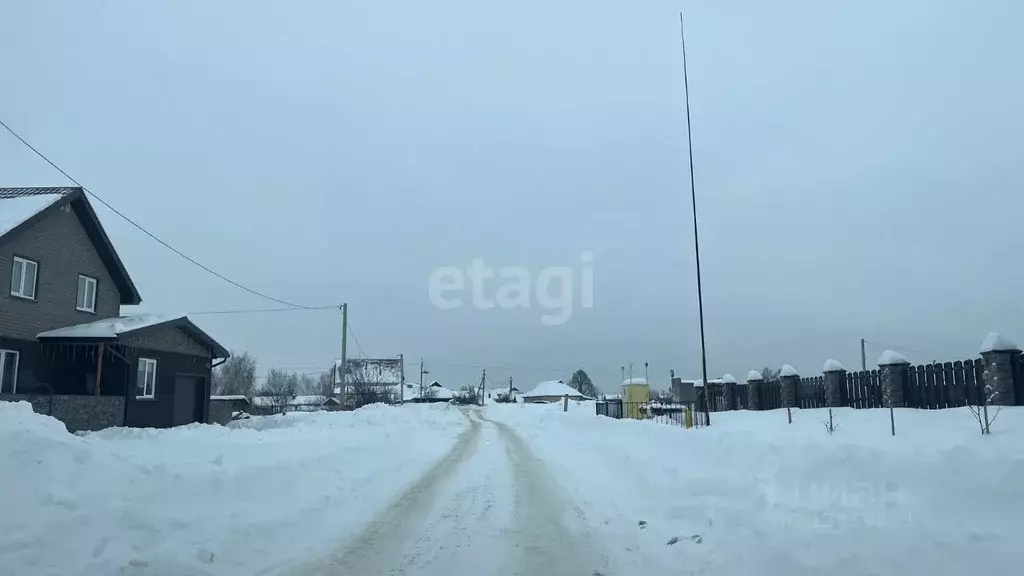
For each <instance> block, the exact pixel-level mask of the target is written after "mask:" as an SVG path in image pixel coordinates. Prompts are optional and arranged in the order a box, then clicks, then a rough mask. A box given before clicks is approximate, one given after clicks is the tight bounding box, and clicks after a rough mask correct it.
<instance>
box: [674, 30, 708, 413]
mask: <svg viewBox="0 0 1024 576" xmlns="http://www.w3.org/2000/svg"><path fill="white" fill-rule="evenodd" d="M679 40H680V41H681V42H682V45H683V94H684V97H685V99H686V144H687V147H688V148H689V152H690V200H691V201H692V203H693V251H694V255H695V258H696V262H697V311H698V313H699V315H700V369H701V375H702V377H703V379H704V382H703V384H704V386H703V391H702V393H703V394H704V419H705V425H710V424H711V410H710V408H709V406H708V404H709V402H708V390H707V388H708V353H707V346H706V344H705V342H704V290H703V287H702V284H701V281H700V239H699V236H698V234H697V191H696V186H695V185H694V179H693V131H692V130H691V128H690V79H689V76H688V74H687V70H686V32H685V27H684V26H683V13H682V12H680V13H679Z"/></svg>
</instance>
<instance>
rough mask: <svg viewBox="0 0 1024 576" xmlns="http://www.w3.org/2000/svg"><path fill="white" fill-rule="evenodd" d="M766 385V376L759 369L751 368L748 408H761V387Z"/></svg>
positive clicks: (748, 378) (748, 383)
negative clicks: (762, 375)
mask: <svg viewBox="0 0 1024 576" xmlns="http://www.w3.org/2000/svg"><path fill="white" fill-rule="evenodd" d="M762 385H764V378H763V377H761V373H760V372H758V371H757V370H751V371H750V373H749V374H747V406H746V408H747V410H760V409H761V387H762Z"/></svg>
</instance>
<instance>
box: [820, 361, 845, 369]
mask: <svg viewBox="0 0 1024 576" xmlns="http://www.w3.org/2000/svg"><path fill="white" fill-rule="evenodd" d="M821 371H822V372H846V368H845V367H844V366H843V365H842V364H840V363H839V360H833V359H831V358H829V359H828V360H825V365H824V366H823V367H822V368H821Z"/></svg>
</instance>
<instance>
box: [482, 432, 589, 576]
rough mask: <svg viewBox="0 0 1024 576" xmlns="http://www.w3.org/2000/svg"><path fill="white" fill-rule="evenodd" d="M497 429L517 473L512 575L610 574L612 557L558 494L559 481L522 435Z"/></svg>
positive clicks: (578, 511)
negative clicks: (610, 557) (609, 558)
mask: <svg viewBox="0 0 1024 576" xmlns="http://www.w3.org/2000/svg"><path fill="white" fill-rule="evenodd" d="M486 422H489V423H491V424H493V425H494V426H496V427H497V429H498V431H499V433H500V435H501V437H502V439H504V441H505V448H506V452H507V454H508V459H509V466H510V467H511V469H512V475H513V480H512V483H513V486H514V488H513V492H514V494H513V498H514V504H513V507H514V508H513V510H514V511H513V528H512V533H511V534H510V542H511V544H512V545H513V546H515V547H516V550H515V552H514V553H515V555H516V556H517V557H518V562H517V564H516V571H515V572H512V573H511V574H509V576H602V575H607V569H608V559H607V556H606V555H605V554H604V553H603V552H602V551H600V550H599V549H598V548H596V547H595V546H594V544H593V542H592V538H591V535H590V530H589V529H588V525H587V519H586V516H585V515H584V514H583V510H581V509H580V508H579V507H578V506H570V505H569V502H568V500H567V499H565V498H564V497H563V496H562V495H561V494H559V488H558V484H557V483H556V482H555V480H554V479H553V478H552V477H551V475H550V474H549V473H548V471H547V470H546V468H545V466H544V462H543V461H542V460H540V459H539V458H537V456H535V455H534V454H533V452H532V451H531V450H530V448H529V447H528V446H527V445H526V443H525V442H523V439H522V438H520V437H519V435H518V434H516V433H515V431H514V430H512V428H510V427H509V426H508V425H506V424H503V423H501V422H495V421H493V420H486Z"/></svg>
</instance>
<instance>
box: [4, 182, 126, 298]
mask: <svg viewBox="0 0 1024 576" xmlns="http://www.w3.org/2000/svg"><path fill="white" fill-rule="evenodd" d="M67 204H70V205H71V207H72V209H74V211H75V215H77V216H78V220H79V222H81V223H82V227H83V228H84V229H85V233H86V235H87V236H88V237H89V239H90V240H91V241H92V243H93V245H94V246H95V247H96V252H97V253H98V254H99V256H100V260H102V261H103V264H104V265H105V266H106V267H107V270H108V271H109V272H110V277H111V278H112V279H113V281H114V284H115V285H116V286H117V289H118V292H119V293H120V294H121V304H124V305H136V304H139V303H141V302H142V297H141V296H140V295H139V291H138V289H137V288H136V287H135V283H134V282H133V281H132V279H131V277H130V276H129V275H128V271H127V270H126V269H125V267H124V263H123V262H121V258H120V256H118V255H117V251H116V250H114V245H113V244H112V243H111V242H110V238H109V237H108V236H107V233H106V231H105V230H104V229H103V225H102V224H101V223H100V220H99V217H98V216H97V215H96V212H95V211H94V210H93V208H92V205H91V204H90V203H89V199H88V198H87V197H86V195H85V192H84V191H83V190H82V189H81V188H77V187H69V186H57V187H48V188H40V187H35V188H0V240H2V239H3V238H5V237H7V236H11V235H14V234H17V233H19V232H21V231H22V230H25V229H27V228H28V227H29V226H31V225H32V223H33V222H37V221H39V219H41V218H43V217H44V216H45V215H46V214H49V213H50V212H52V211H54V210H58V209H59V208H60V207H61V206H64V205H67Z"/></svg>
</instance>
